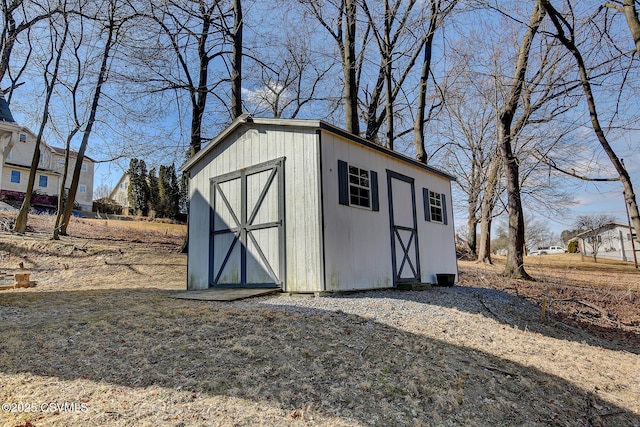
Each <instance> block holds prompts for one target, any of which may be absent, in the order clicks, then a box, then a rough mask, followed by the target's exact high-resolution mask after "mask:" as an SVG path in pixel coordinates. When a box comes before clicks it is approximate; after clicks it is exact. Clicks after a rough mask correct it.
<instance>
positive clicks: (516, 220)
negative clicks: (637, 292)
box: [498, 0, 545, 279]
mask: <svg viewBox="0 0 640 427" xmlns="http://www.w3.org/2000/svg"><path fill="white" fill-rule="evenodd" d="M544 16H545V9H544V7H543V6H542V4H541V0H537V1H536V3H535V6H534V10H533V12H532V14H531V19H530V20H529V25H528V27H527V30H526V31H525V34H524V36H523V39H522V44H521V46H520V51H519V52H518V59H517V64H516V69H515V72H514V76H513V83H512V84H511V91H510V94H509V96H508V98H507V100H506V102H505V104H504V106H503V108H502V109H501V111H500V115H499V120H498V144H499V146H500V152H501V154H502V158H503V161H504V166H505V177H506V188H507V198H508V211H509V250H508V253H507V262H506V265H505V270H504V274H505V275H506V276H508V277H513V278H516V277H518V278H524V279H530V278H531V277H530V276H529V274H527V272H526V271H525V269H524V264H523V255H524V216H523V212H522V200H521V194H520V176H519V161H518V158H517V157H516V156H515V154H514V151H513V145H512V140H513V129H512V125H513V119H514V116H515V113H516V109H517V108H518V103H519V100H520V96H521V94H522V88H523V85H524V81H525V75H526V72H527V65H528V63H529V54H530V52H531V46H532V44H533V38H534V37H535V35H536V33H537V32H538V29H539V28H540V25H541V23H542V20H543V18H544Z"/></svg>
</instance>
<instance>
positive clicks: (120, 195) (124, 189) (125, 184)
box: [109, 172, 129, 215]
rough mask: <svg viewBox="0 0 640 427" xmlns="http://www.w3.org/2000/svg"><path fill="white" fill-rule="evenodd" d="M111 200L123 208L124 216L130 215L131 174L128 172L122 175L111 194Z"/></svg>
mask: <svg viewBox="0 0 640 427" xmlns="http://www.w3.org/2000/svg"><path fill="white" fill-rule="evenodd" d="M109 198H110V199H113V200H115V201H116V203H118V204H119V205H120V206H122V214H123V215H129V174H128V173H127V172H125V173H123V174H122V176H121V177H120V179H119V180H118V182H117V183H116V185H115V187H113V190H111V193H109Z"/></svg>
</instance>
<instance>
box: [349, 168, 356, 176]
mask: <svg viewBox="0 0 640 427" xmlns="http://www.w3.org/2000/svg"><path fill="white" fill-rule="evenodd" d="M349 173H350V174H353V175H358V168H357V167H355V166H349Z"/></svg>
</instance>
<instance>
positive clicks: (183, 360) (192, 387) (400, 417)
mask: <svg viewBox="0 0 640 427" xmlns="http://www.w3.org/2000/svg"><path fill="white" fill-rule="evenodd" d="M463 291H464V290H463V289H455V288H453V289H451V290H448V291H445V292H443V295H444V297H443V299H442V300H438V301H432V302H424V303H431V304H434V303H435V304H445V305H446V306H450V307H455V301H454V300H455V295H456V292H463ZM170 293H171V292H170V291H160V290H153V289H145V290H105V291H95V290H94V291H76V292H55V293H53V292H52V293H36V292H32V293H9V294H1V295H0V376H2V378H3V379H7V378H8V379H10V378H12V377H13V376H20V375H22V374H27V375H30V376H36V377H39V378H45V381H46V379H47V378H50V379H54V380H55V381H53V382H52V384H53V385H50V386H49V387H55V384H58V383H60V382H70V381H71V382H73V381H85V382H89V383H88V384H89V385H83V388H82V390H83V391H82V393H81V395H78V396H77V398H78V399H83V401H84V400H86V401H87V404H88V405H89V408H90V412H89V414H90V419H91V420H93V421H94V422H96V423H98V424H101V423H102V424H105V425H106V424H111V425H115V424H117V422H120V423H122V422H124V421H123V420H125V419H127V417H128V416H133V415H132V414H133V413H131V412H127V410H126V409H120V410H119V411H115V410H110V409H105V408H108V407H107V406H105V405H106V404H104V405H103V404H102V403H99V402H98V400H99V399H98V396H100V395H101V394H102V395H103V394H104V393H106V392H107V391H105V390H110V387H114V386H115V387H117V388H121V387H127V388H134V389H139V390H141V392H142V390H146V389H147V388H149V387H161V388H162V389H163V390H167V392H168V393H173V392H176V393H177V392H180V393H182V392H185V391H187V392H189V393H192V401H191V402H190V403H188V404H189V405H196V406H197V405H198V402H200V401H202V402H208V400H207V399H210V398H215V399H220V398H224V399H228V398H239V399H245V400H246V401H249V402H252V403H250V404H248V405H249V406H251V405H254V404H255V405H257V404H258V403H260V405H263V406H264V405H268V407H270V408H275V409H276V412H269V413H266V412H265V413H264V414H263V416H264V418H263V419H260V418H258V419H256V418H247V417H249V416H251V417H254V416H256V415H255V414H252V413H251V409H250V407H249V408H247V407H236V408H235V411H236V412H235V413H234V412H233V410H232V411H231V412H228V411H227V412H226V413H225V414H224V416H225V417H227V418H225V419H227V420H231V421H232V423H234V424H236V425H241V424H267V425H272V424H282V423H285V422H290V421H292V420H293V419H295V418H296V415H295V414H296V413H298V414H302V413H303V410H304V411H306V412H307V414H308V416H311V415H312V416H313V417H314V418H313V419H314V422H315V423H316V424H321V425H384V426H390V425H443V424H447V425H585V426H586V425H592V426H595V425H620V426H622V425H638V424H640V417H639V416H638V415H636V414H634V413H632V412H630V411H629V410H627V409H624V408H620V407H615V406H614V405H612V404H611V403H609V402H606V401H604V400H603V399H601V398H599V397H598V396H597V395H593V394H592V393H591V390H583V389H580V388H578V387H576V386H575V385H573V384H571V383H569V382H567V381H565V380H563V379H562V378H559V377H556V376H553V375H549V374H547V373H544V372H542V371H540V370H538V369H534V368H531V367H527V366H523V365H520V364H517V363H514V362H511V361H508V360H505V359H501V358H498V357H495V356H493V355H490V354H487V353H483V352H481V351H477V350H473V349H470V348H467V347H463V346H456V345H451V344H448V343H445V342H442V341H439V340H436V339H432V338H428V337H425V336H422V335H418V334H412V333H408V332H406V331H403V330H400V329H397V328H393V327H390V326H388V325H385V324H382V323H378V322H375V321H372V320H371V319H368V318H365V317H361V316H358V315H354V314H348V313H341V312H333V311H324V310H317V309H308V310H306V311H300V312H296V311H292V310H284V309H282V308H278V307H261V306H260V305H259V304H251V303H249V304H247V303H245V304H231V305H229V304H226V305H225V304H224V303H213V302H199V301H181V300H176V299H173V298H168V296H169V294H170ZM426 294H427V293H425V295H426ZM362 295H364V294H362ZM478 295H480V298H485V297H487V298H489V297H491V298H494V297H495V296H496V295H494V294H489V293H479V294H478ZM352 297H354V298H358V297H360V295H356V296H352ZM396 297H397V298H409V299H411V300H412V301H414V300H417V301H418V302H420V297H416V296H415V295H413V294H412V293H406V294H401V293H398V296H396ZM503 297H504V298H507V297H506V296H503ZM445 300H446V301H449V302H448V303H445V302H444V301H445ZM478 304H480V305H479V306H478V307H476V308H477V309H478V310H480V307H481V306H482V304H481V303H480V302H479V303H478ZM476 308H470V310H475V309H476ZM83 384H84V383H83ZM23 386H24V384H22V385H20V384H15V385H14V387H16V388H18V387H23ZM11 387H12V386H11V384H5V385H4V386H3V389H2V391H1V392H2V393H4V394H5V396H4V397H5V399H6V398H7V396H10V395H21V396H22V398H24V399H33V396H29V395H26V396H25V395H24V393H25V392H24V391H20V390H17V389H12V388H11ZM60 387H64V384H62V385H60ZM48 390H49V393H53V392H55V389H53V388H50V389H48ZM20 393H22V394H20ZM48 397H49V398H50V399H55V398H56V396H48ZM165 398H166V397H165ZM145 399H148V396H147V397H145ZM157 399H158V400H159V402H158V403H161V399H163V397H162V396H158V397H157ZM118 403H120V402H118ZM129 403H131V402H129ZM185 405H186V403H185ZM208 405H209V406H208V410H207V411H204V412H202V414H199V415H198V416H199V418H198V421H197V422H194V424H193V425H211V424H212V423H214V422H215V421H216V420H218V421H219V419H220V418H219V417H222V416H223V414H221V413H220V412H216V411H217V410H216V409H215V407H212V406H211V404H209V403H208ZM245 405H246V404H245ZM124 406H125V405H124V404H122V405H121V407H124ZM296 410H299V411H300V412H295V411H296ZM292 411H294V412H292ZM116 412H117V416H116V414H115V413H116ZM154 414H155V413H150V414H147V415H144V416H145V417H146V418H138V419H137V421H138V422H141V423H142V424H140V425H144V422H146V423H148V424H149V425H151V424H156V425H176V424H177V422H175V421H167V420H166V419H163V418H161V419H156V418H153V417H155V416H156V415H154ZM247 414H248V415H247ZM274 414H275V415H274ZM43 416H44V418H42V421H41V422H44V423H45V424H50V423H51V420H50V419H49V418H46V417H47V416H50V417H55V416H54V415H50V414H45V415H43ZM257 416H258V417H260V413H257ZM136 417H142V415H136ZM278 417H282V418H278ZM54 419H55V418H54ZM336 420H338V421H339V422H337V421H336ZM116 421H117V422H116ZM129 421H130V420H129ZM129 421H127V422H129ZM121 425H124V424H121ZM136 425H138V424H136ZM178 425H187V424H185V423H182V424H178ZM188 425H191V424H188Z"/></svg>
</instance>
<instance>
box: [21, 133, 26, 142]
mask: <svg viewBox="0 0 640 427" xmlns="http://www.w3.org/2000/svg"><path fill="white" fill-rule="evenodd" d="M20 142H27V135H26V134H24V133H21V134H20Z"/></svg>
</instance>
